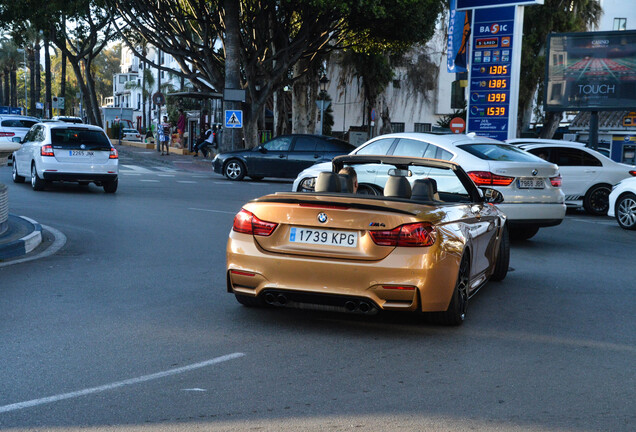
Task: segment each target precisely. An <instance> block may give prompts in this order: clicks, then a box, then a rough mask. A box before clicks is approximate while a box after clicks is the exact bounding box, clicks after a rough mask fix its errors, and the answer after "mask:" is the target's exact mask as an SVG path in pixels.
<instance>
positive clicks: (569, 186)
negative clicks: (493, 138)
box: [508, 138, 636, 216]
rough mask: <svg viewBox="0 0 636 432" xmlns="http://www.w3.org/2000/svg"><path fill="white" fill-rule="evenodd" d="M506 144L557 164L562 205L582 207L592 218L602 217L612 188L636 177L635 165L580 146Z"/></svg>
mask: <svg viewBox="0 0 636 432" xmlns="http://www.w3.org/2000/svg"><path fill="white" fill-rule="evenodd" d="M508 142H509V143H510V144H513V145H516V146H519V147H520V148H522V149H524V150H525V151H527V152H529V153H532V154H534V155H537V156H539V157H541V158H544V159H546V160H547V161H549V162H552V163H555V164H557V165H558V166H559V172H560V173H561V177H562V178H563V185H562V189H563V193H564V194H565V204H566V205H567V206H568V207H581V206H582V207H583V208H584V209H585V211H586V212H588V213H590V214H593V215H597V216H602V215H606V214H607V210H608V208H609V194H610V192H611V191H612V186H614V185H615V184H617V183H618V182H620V181H621V180H623V179H625V178H629V177H630V176H636V166H633V165H626V164H623V163H618V162H614V161H613V160H611V159H610V158H608V157H607V156H603V155H602V154H600V153H599V152H597V151H594V150H592V149H590V148H587V147H585V144H582V143H577V142H570V141H559V140H544V139H524V138H517V139H513V140H509V141H508Z"/></svg>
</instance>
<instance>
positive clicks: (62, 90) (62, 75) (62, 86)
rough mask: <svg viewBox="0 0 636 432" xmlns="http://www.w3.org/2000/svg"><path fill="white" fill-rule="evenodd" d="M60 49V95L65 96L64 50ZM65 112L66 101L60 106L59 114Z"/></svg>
mask: <svg viewBox="0 0 636 432" xmlns="http://www.w3.org/2000/svg"><path fill="white" fill-rule="evenodd" d="M61 51H62V71H61V73H60V75H61V76H60V97H61V98H64V97H66V51H65V50H61ZM65 114H66V102H65V103H64V108H60V115H65Z"/></svg>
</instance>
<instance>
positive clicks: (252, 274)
mask: <svg viewBox="0 0 636 432" xmlns="http://www.w3.org/2000/svg"><path fill="white" fill-rule="evenodd" d="M230 273H232V274H235V275H239V276H249V277H253V276H255V275H256V273H252V272H246V271H241V270H230Z"/></svg>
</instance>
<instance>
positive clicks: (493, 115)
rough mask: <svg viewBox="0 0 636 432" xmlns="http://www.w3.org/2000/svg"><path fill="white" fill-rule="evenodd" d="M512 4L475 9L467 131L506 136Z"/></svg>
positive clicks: (513, 11)
mask: <svg viewBox="0 0 636 432" xmlns="http://www.w3.org/2000/svg"><path fill="white" fill-rule="evenodd" d="M514 17H515V7H514V6H511V7H505V8H494V9H479V10H476V11H475V21H474V24H473V38H472V47H473V48H472V58H471V65H470V83H469V93H468V94H469V96H468V113H467V116H468V122H467V123H468V132H475V133H477V134H478V135H481V136H486V137H489V138H494V139H498V140H505V139H506V138H507V137H508V126H509V121H508V120H509V115H510V113H509V108H510V78H511V65H512V45H513V32H514Z"/></svg>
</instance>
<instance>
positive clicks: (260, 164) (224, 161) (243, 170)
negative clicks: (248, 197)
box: [214, 134, 356, 180]
mask: <svg viewBox="0 0 636 432" xmlns="http://www.w3.org/2000/svg"><path fill="white" fill-rule="evenodd" d="M355 148H356V147H355V146H354V145H352V144H349V143H348V142H345V141H341V140H339V139H337V138H333V137H328V136H322V135H301V134H297V135H281V136H279V137H276V138H274V139H272V140H270V141H268V142H266V143H264V144H262V145H259V146H258V147H255V148H253V149H249V150H237V151H232V152H227V153H220V154H218V155H217V156H216V157H215V158H214V172H216V173H219V174H223V175H224V176H226V177H227V178H228V179H230V180H242V179H243V178H244V177H245V176H248V177H250V178H251V179H254V180H260V179H262V178H263V177H279V178H295V177H296V176H297V175H298V173H299V172H301V171H302V170H304V169H305V168H307V167H310V166H312V165H313V164H316V163H320V162H328V161H331V159H333V158H334V157H336V156H339V155H344V154H348V153H350V152H351V151H352V150H353V149H355Z"/></svg>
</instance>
